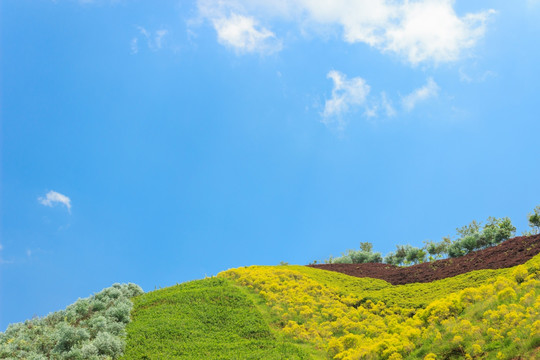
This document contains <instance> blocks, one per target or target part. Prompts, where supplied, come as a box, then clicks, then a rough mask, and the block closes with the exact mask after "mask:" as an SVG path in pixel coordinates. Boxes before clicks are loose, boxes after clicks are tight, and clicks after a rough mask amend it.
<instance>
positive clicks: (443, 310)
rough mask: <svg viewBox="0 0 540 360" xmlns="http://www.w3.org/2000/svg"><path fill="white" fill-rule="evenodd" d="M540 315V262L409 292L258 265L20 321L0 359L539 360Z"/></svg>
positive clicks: (126, 291)
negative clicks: (23, 321) (40, 317)
mask: <svg viewBox="0 0 540 360" xmlns="http://www.w3.org/2000/svg"><path fill="white" fill-rule="evenodd" d="M539 312H540V255H537V256H535V257H534V258H532V259H531V260H529V261H528V262H527V263H525V264H524V265H519V266H516V267H513V268H507V269H499V270H479V271H472V272H469V273H466V274H462V275H459V276H455V277H451V278H446V279H443V280H437V281H434V282H431V283H415V284H408V285H391V284H389V283H387V282H385V281H383V280H378V279H371V278H356V277H351V276H348V275H344V274H340V273H336V272H330V271H325V270H320V269H315V268H310V267H304V266H252V267H243V268H237V269H231V270H228V271H225V272H222V273H220V274H218V276H217V277H212V278H206V279H203V280H197V281H192V282H188V283H185V284H181V285H177V286H172V287H169V288H165V289H160V290H155V291H151V292H148V293H141V291H140V288H138V287H136V286H135V285H132V284H131V285H115V286H113V287H112V288H109V289H105V290H104V291H102V292H100V293H98V294H96V295H94V296H93V297H91V298H89V299H80V300H79V301H77V302H76V303H74V304H73V305H71V306H69V307H68V308H67V309H66V310H62V311H60V312H57V313H54V314H51V315H49V316H47V317H45V318H42V319H33V320H29V321H27V322H25V323H21V324H14V325H11V326H10V327H9V328H8V329H7V331H6V332H5V333H0V358H1V359H32V360H36V359H40V360H41V359H92V360H98V359H118V358H121V359H126V360H127V359H130V360H131V359H133V360H135V359H208V360H210V359H341V360H352V359H391V360H398V359H428V360H430V359H538V358H539V355H540V352H539V348H540V313H539ZM129 319H131V322H129ZM122 353H123V354H122Z"/></svg>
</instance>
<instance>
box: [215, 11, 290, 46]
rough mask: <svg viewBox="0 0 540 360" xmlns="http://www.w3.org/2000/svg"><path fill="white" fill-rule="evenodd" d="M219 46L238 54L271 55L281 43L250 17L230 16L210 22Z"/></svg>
mask: <svg viewBox="0 0 540 360" xmlns="http://www.w3.org/2000/svg"><path fill="white" fill-rule="evenodd" d="M212 23H213V25H214V28H215V29H216V32H217V35H218V41H219V42H220V44H222V45H225V46H228V47H231V48H233V49H234V50H236V51H237V52H239V53H261V54H271V53H273V52H276V51H279V50H281V41H280V40H278V39H277V38H276V36H275V34H274V33H273V32H271V31H270V30H268V29H266V28H264V27H261V26H259V24H258V23H257V21H256V20H255V19H254V18H252V17H247V16H243V15H238V14H234V13H233V14H231V15H230V16H229V17H220V18H216V19H213V20H212Z"/></svg>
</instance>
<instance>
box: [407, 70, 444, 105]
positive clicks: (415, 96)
mask: <svg viewBox="0 0 540 360" xmlns="http://www.w3.org/2000/svg"><path fill="white" fill-rule="evenodd" d="M438 94H439V86H438V85H437V83H436V82H435V81H434V80H433V79H432V78H428V80H427V83H426V85H424V86H422V87H421V88H419V89H416V90H414V91H413V92H412V93H410V94H409V95H407V96H405V97H404V98H403V99H402V104H403V107H404V108H405V110H407V111H411V110H413V109H414V108H415V107H416V104H418V103H419V102H422V101H426V100H428V99H430V98H433V97H436V96H437V95H438Z"/></svg>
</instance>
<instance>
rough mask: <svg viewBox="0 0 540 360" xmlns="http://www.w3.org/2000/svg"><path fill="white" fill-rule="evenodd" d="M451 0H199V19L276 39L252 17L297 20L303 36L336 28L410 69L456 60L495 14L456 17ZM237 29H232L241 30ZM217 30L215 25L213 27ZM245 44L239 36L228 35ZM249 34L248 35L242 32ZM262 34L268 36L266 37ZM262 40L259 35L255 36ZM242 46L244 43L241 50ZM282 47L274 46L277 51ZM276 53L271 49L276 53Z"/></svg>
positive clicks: (480, 34) (489, 11) (476, 38)
mask: <svg viewBox="0 0 540 360" xmlns="http://www.w3.org/2000/svg"><path fill="white" fill-rule="evenodd" d="M454 2H455V1H454V0H417V1H408V0H274V1H267V0H198V7H199V13H200V16H201V17H203V18H206V19H210V20H212V21H213V24H214V26H216V23H215V19H225V20H224V21H226V20H227V19H228V20H229V21H230V19H231V18H234V19H235V22H236V23H239V22H242V21H243V28H244V29H245V30H243V31H244V32H246V33H253V31H255V34H256V32H257V31H258V32H259V33H260V34H261V35H263V38H269V37H270V34H271V37H272V38H275V35H274V33H272V32H271V31H270V30H268V29H265V28H262V30H255V28H254V24H256V21H255V18H254V17H257V18H259V19H262V18H266V19H268V21H271V20H279V21H281V20H284V21H289V22H295V23H297V24H298V25H299V27H300V28H301V31H302V32H306V31H310V30H311V29H312V30H314V31H315V32H316V33H317V32H320V30H321V29H326V28H328V27H329V26H330V27H337V28H339V29H341V30H342V34H343V39H344V40H345V41H346V42H349V43H365V44H368V45H369V46H372V47H375V48H377V49H378V50H380V51H381V52H384V53H394V54H397V55H398V56H399V57H401V58H403V59H404V60H406V61H408V62H409V63H410V64H412V65H416V64H419V63H427V62H429V63H435V64H437V63H444V62H452V61H456V60H458V59H460V58H461V57H462V56H463V55H464V54H465V53H466V51H467V50H469V49H471V48H473V47H474V46H475V45H476V44H477V42H478V41H479V40H480V39H481V38H482V37H483V36H484V34H485V32H486V22H487V21H488V19H489V18H490V15H491V14H492V13H494V11H493V10H486V11H480V12H476V13H469V14H465V15H463V16H458V15H457V14H456V12H455V10H454ZM239 26H240V25H236V28H239ZM216 30H217V27H216ZM219 33H220V31H219V30H218V36H219V39H220V42H221V43H225V44H227V45H230V44H229V43H233V41H236V43H239V44H244V45H243V46H245V44H247V43H249V42H248V41H242V40H239V38H242V36H240V35H239V34H238V33H236V35H229V36H230V37H231V38H232V39H233V41H229V42H227V41H224V36H223V35H220V34H219ZM246 36H247V34H246ZM265 36H266V37H265ZM259 37H260V35H259ZM240 47H242V45H241V46H240ZM280 48H281V47H279V48H277V50H279V49H280ZM277 50H275V51H277Z"/></svg>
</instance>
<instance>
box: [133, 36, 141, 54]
mask: <svg viewBox="0 0 540 360" xmlns="http://www.w3.org/2000/svg"><path fill="white" fill-rule="evenodd" d="M138 52H139V39H137V38H136V37H134V38H133V39H131V53H132V54H137V53H138Z"/></svg>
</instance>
